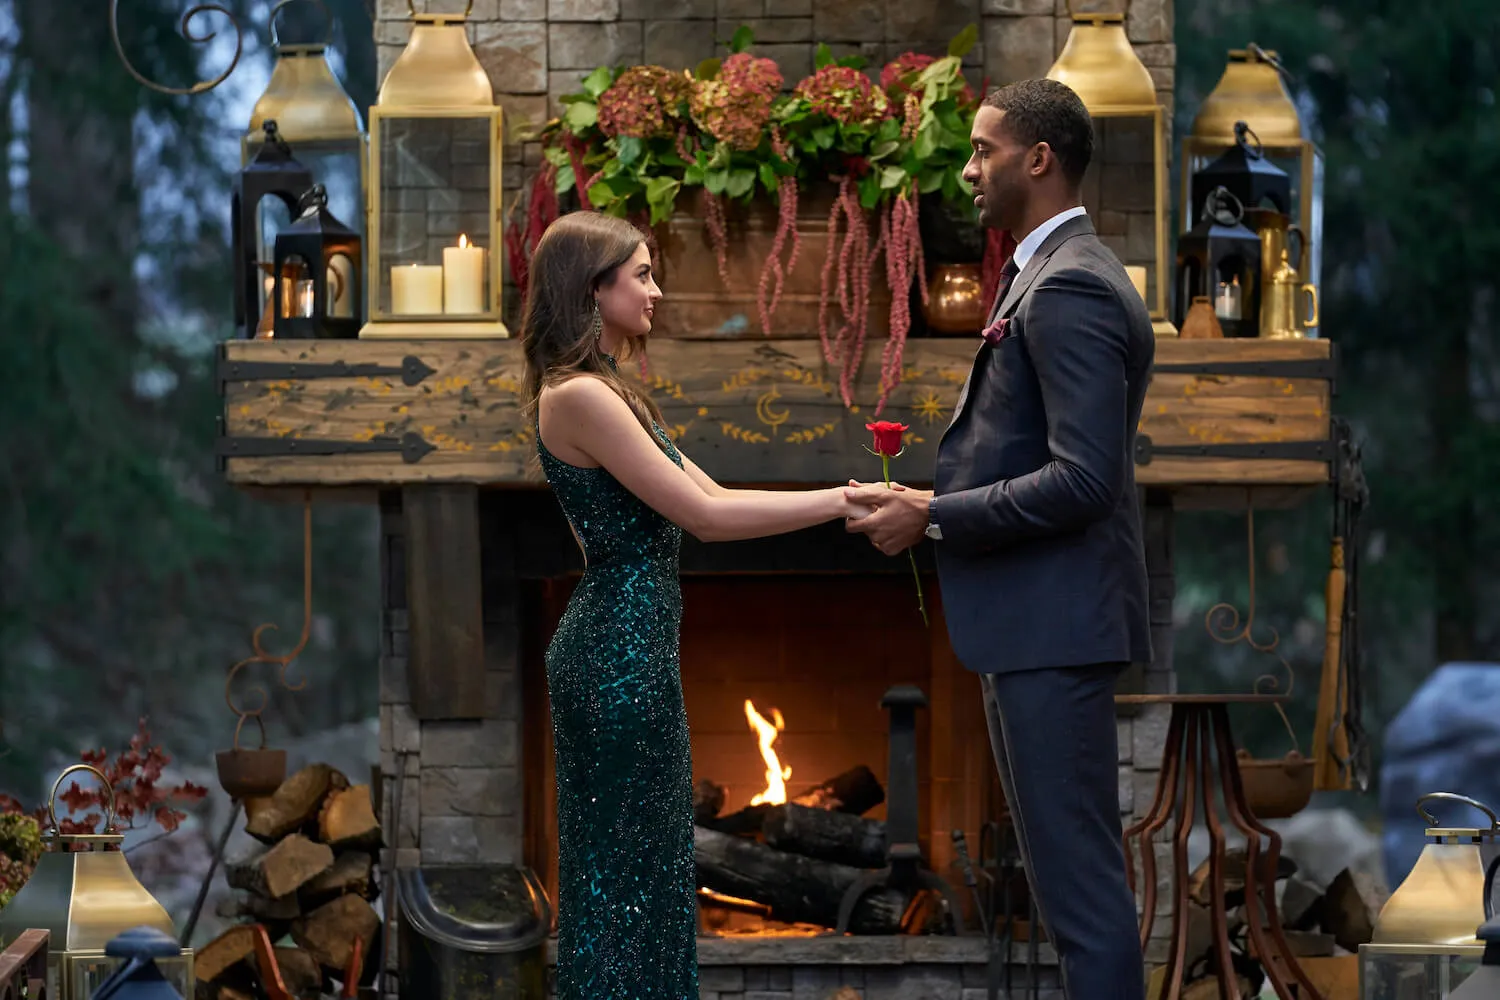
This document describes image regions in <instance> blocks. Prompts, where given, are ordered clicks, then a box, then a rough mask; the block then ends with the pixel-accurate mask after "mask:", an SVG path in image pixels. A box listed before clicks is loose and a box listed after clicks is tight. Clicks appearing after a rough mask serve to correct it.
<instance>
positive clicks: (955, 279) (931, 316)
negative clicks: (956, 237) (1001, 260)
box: [922, 264, 984, 334]
mask: <svg viewBox="0 0 1500 1000" xmlns="http://www.w3.org/2000/svg"><path fill="white" fill-rule="evenodd" d="M922 317H923V318H924V319H925V320H926V321H927V327H928V329H930V330H932V331H933V332H935V333H955V334H966V333H978V332H979V331H980V330H981V329H983V328H984V291H983V288H982V285H981V282H980V272H979V265H978V264H938V265H937V266H935V267H934V268H933V269H932V280H931V281H929V282H928V283H927V302H926V304H925V305H924V306H923V307H922Z"/></svg>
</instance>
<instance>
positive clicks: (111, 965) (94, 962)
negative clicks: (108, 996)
mask: <svg viewBox="0 0 1500 1000" xmlns="http://www.w3.org/2000/svg"><path fill="white" fill-rule="evenodd" d="M71 961H72V966H73V972H72V980H73V981H72V984H71V985H72V992H71V993H70V994H69V995H68V996H67V997H64V998H63V1000H88V998H89V997H91V996H93V995H94V994H95V993H96V992H98V990H99V987H101V986H103V985H104V981H105V980H106V979H108V978H109V977H110V976H111V975H113V974H114V971H115V969H117V968H119V967H120V960H119V959H117V958H109V957H108V956H105V955H94V956H91V957H88V958H75V959H72V960H71ZM56 995H57V996H59V997H61V996H62V994H61V993H58V994H56Z"/></svg>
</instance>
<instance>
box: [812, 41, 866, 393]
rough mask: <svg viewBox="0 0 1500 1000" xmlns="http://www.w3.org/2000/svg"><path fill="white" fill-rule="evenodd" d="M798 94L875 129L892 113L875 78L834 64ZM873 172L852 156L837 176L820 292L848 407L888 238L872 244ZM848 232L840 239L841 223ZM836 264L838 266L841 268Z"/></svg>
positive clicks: (826, 341)
mask: <svg viewBox="0 0 1500 1000" xmlns="http://www.w3.org/2000/svg"><path fill="white" fill-rule="evenodd" d="M795 93H796V96H797V97H798V98H800V99H802V100H804V101H806V102H807V105H808V108H809V110H811V111H812V112H813V113H814V114H818V115H825V116H827V117H829V118H832V119H834V120H835V121H838V122H841V123H843V124H845V125H853V126H869V125H873V124H874V123H876V122H878V121H880V120H881V119H882V118H884V117H886V116H887V115H888V114H889V113H890V102H889V101H888V100H887V99H886V96H885V92H884V91H882V90H880V89H878V88H877V87H876V86H875V85H874V84H873V83H872V82H871V81H870V78H869V77H867V76H865V75H864V74H863V73H861V72H860V71H859V70H857V69H854V68H853V67H849V66H840V65H838V64H836V63H830V64H829V65H827V66H824V67H823V68H821V69H819V70H818V71H817V72H815V73H813V75H812V76H809V77H808V78H807V79H805V80H803V81H802V82H801V83H799V84H798V85H797V89H796V92H795ZM869 170H870V164H869V161H867V160H865V159H864V158H863V157H850V158H849V161H848V164H847V171H848V172H847V173H845V174H844V175H843V176H841V177H838V178H836V179H837V180H838V184H839V189H838V197H837V198H836V199H835V200H834V203H833V209H832V211H830V212H829V215H828V254H827V256H826V257H825V258H824V261H823V274H822V284H821V286H820V288H819V293H818V340H819V341H820V343H821V344H822V348H823V357H824V360H826V361H827V362H828V363H829V364H836V365H838V366H839V394H840V395H841V396H842V397H843V400H844V405H845V406H852V405H853V403H854V376H855V374H856V373H858V371H859V363H860V360H861V359H862V358H863V356H864V348H865V336H866V334H867V333H868V332H869V318H870V317H869V311H870V272H871V271H872V269H873V267H874V264H875V258H876V257H878V256H879V255H880V252H881V248H882V244H883V242H884V234H883V233H881V234H879V235H878V236H877V238H876V240H875V242H874V244H873V245H872V244H871V241H870V220H869V217H868V216H867V215H866V213H865V210H864V208H863V207H861V205H860V203H859V185H858V178H859V177H860V176H863V175H864V174H866V173H868V172H869ZM841 219H842V220H843V225H844V234H843V238H842V240H840V238H839V225H840V220H841ZM835 261H836V262H837V264H836V266H835ZM835 280H837V283H838V302H839V308H840V310H841V311H842V312H843V317H844V321H843V324H842V325H841V326H840V327H839V330H838V333H837V334H836V335H834V336H832V337H830V336H829V329H828V326H829V311H830V306H831V305H832V302H833V294H834V290H833V282H834V281H835Z"/></svg>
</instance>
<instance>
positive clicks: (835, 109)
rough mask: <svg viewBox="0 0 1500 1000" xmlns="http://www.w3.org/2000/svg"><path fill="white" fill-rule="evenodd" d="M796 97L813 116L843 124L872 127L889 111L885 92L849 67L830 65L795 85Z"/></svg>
mask: <svg viewBox="0 0 1500 1000" xmlns="http://www.w3.org/2000/svg"><path fill="white" fill-rule="evenodd" d="M797 96H798V97H800V98H802V99H803V100H805V101H806V102H807V103H808V106H809V107H811V108H812V110H813V112H814V113H816V114H822V115H827V116H828V117H830V118H832V119H834V120H835V121H838V122H842V123H843V124H845V125H871V124H874V123H875V122H877V121H879V120H880V119H881V118H882V117H884V116H885V115H886V114H887V112H888V111H889V108H890V102H889V101H887V100H886V96H885V93H884V92H883V91H881V90H878V89H877V88H876V87H875V85H874V84H872V83H871V82H870V78H869V77H867V76H865V75H864V74H863V73H861V72H860V71H859V70H857V69H854V68H852V67H849V66H838V65H833V64H830V65H828V66H824V67H823V68H822V69H820V70H818V71H817V72H816V73H814V74H813V75H812V76H810V77H808V78H807V79H805V80H803V81H802V82H801V83H799V84H798V85H797Z"/></svg>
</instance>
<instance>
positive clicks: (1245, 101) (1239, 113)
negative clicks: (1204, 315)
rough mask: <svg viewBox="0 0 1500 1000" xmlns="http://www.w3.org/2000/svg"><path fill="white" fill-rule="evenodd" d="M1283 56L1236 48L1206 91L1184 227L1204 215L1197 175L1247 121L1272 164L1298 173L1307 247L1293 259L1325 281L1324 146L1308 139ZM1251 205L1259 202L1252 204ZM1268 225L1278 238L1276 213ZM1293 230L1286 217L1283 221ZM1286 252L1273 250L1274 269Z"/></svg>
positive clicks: (1307, 274)
mask: <svg viewBox="0 0 1500 1000" xmlns="http://www.w3.org/2000/svg"><path fill="white" fill-rule="evenodd" d="M1283 72H1284V70H1283V69H1282V66H1281V62H1280V60H1279V59H1278V58H1277V56H1276V53H1275V52H1273V51H1268V50H1266V49H1262V48H1261V47H1260V46H1258V45H1255V44H1254V43H1252V44H1250V45H1249V46H1247V47H1246V48H1244V49H1233V50H1231V51H1230V52H1229V64H1228V65H1227V66H1226V67H1225V68H1224V75H1223V76H1222V77H1220V78H1219V82H1218V83H1217V84H1215V85H1214V89H1213V91H1212V92H1210V93H1209V95H1208V96H1207V97H1206V98H1204V100H1203V106H1202V107H1201V108H1199V109H1198V116H1197V117H1196V118H1194V119H1193V127H1192V129H1191V130H1190V131H1189V133H1188V135H1187V136H1186V137H1185V138H1184V139H1183V140H1182V191H1181V201H1180V204H1179V211H1180V212H1181V218H1182V224H1183V228H1187V227H1189V226H1191V225H1193V224H1194V223H1195V222H1197V220H1198V217H1199V214H1200V212H1201V210H1202V207H1203V205H1202V199H1203V197H1204V195H1205V193H1206V192H1205V191H1203V190H1199V191H1197V192H1196V193H1195V191H1194V185H1193V178H1194V175H1195V174H1197V173H1199V172H1200V171H1202V170H1203V169H1204V168H1205V167H1207V166H1208V165H1209V164H1210V163H1211V162H1212V161H1213V160H1215V159H1216V158H1218V157H1219V156H1220V155H1221V154H1223V153H1225V152H1227V151H1229V150H1232V149H1234V148H1235V146H1236V145H1237V143H1238V140H1237V137H1236V134H1235V123H1236V122H1244V123H1245V124H1246V125H1247V126H1248V127H1249V131H1250V133H1251V134H1252V135H1253V136H1254V137H1255V140H1256V142H1258V144H1259V147H1260V150H1261V152H1262V153H1263V154H1264V155H1265V158H1266V159H1267V160H1269V161H1270V162H1271V163H1273V164H1274V165H1276V166H1277V167H1279V168H1280V169H1281V170H1284V171H1285V172H1286V173H1287V174H1289V175H1290V176H1291V178H1292V197H1291V201H1292V204H1291V205H1290V207H1289V208H1290V215H1291V219H1290V220H1287V221H1290V222H1291V223H1292V224H1294V225H1295V226H1296V227H1297V229H1298V231H1299V235H1300V236H1301V237H1302V241H1303V247H1302V250H1301V251H1300V253H1299V257H1298V258H1297V259H1293V260H1292V261H1291V263H1292V265H1293V266H1294V267H1296V268H1297V270H1298V271H1299V273H1300V278H1301V280H1302V281H1303V282H1306V283H1308V284H1311V285H1313V286H1315V287H1317V286H1319V285H1321V272H1322V260H1323V152H1322V150H1320V149H1319V148H1318V146H1317V144H1316V143H1314V142H1313V141H1312V140H1311V139H1309V138H1307V130H1306V129H1305V128H1304V127H1303V124H1302V118H1301V116H1300V115H1298V113H1297V106H1296V104H1294V103H1293V101H1292V97H1291V94H1289V93H1288V92H1287V89H1286V85H1285V84H1284V83H1283V82H1282V75H1283ZM1245 207H1246V208H1247V209H1250V208H1254V207H1255V206H1252V205H1247V206H1245ZM1267 215H1268V219H1267V223H1266V226H1262V225H1259V224H1257V225H1254V226H1252V228H1254V229H1255V230H1256V231H1257V232H1260V233H1261V235H1262V238H1263V239H1266V240H1268V241H1272V240H1274V239H1276V238H1279V237H1278V236H1277V234H1274V233H1271V234H1268V233H1267V232H1266V231H1265V229H1266V228H1267V226H1271V225H1273V224H1277V223H1276V220H1275V219H1274V218H1273V217H1274V215H1275V213H1267ZM1280 225H1281V228H1283V229H1285V223H1284V222H1283V223H1280ZM1277 257H1279V252H1278V253H1276V254H1273V255H1272V259H1271V264H1270V267H1269V268H1267V271H1268V272H1269V271H1270V270H1271V268H1274V267H1275V265H1276V258H1277Z"/></svg>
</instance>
